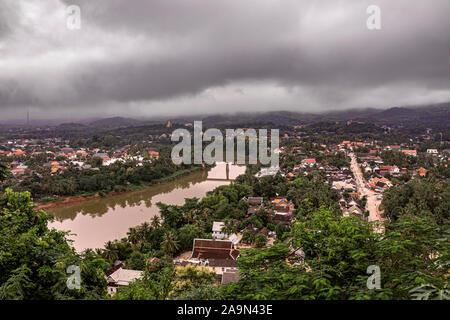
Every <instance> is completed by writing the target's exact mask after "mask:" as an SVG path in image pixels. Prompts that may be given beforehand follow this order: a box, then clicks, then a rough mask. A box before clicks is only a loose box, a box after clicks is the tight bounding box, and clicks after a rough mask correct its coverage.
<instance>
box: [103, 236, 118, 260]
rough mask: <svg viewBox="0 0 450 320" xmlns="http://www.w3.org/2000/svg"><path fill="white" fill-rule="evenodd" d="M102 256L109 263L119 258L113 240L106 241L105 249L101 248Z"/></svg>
mask: <svg viewBox="0 0 450 320" xmlns="http://www.w3.org/2000/svg"><path fill="white" fill-rule="evenodd" d="M102 256H103V258H104V259H105V260H107V261H109V262H111V263H113V262H114V261H116V260H117V259H119V254H118V252H117V248H116V245H115V244H114V243H113V242H111V241H108V242H107V243H106V244H105V250H103V254H102Z"/></svg>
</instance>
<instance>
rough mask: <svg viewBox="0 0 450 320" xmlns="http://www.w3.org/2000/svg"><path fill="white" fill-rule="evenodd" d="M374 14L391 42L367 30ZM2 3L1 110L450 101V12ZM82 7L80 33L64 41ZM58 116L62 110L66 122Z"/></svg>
mask: <svg viewBox="0 0 450 320" xmlns="http://www.w3.org/2000/svg"><path fill="white" fill-rule="evenodd" d="M374 2H377V3H378V4H379V5H380V7H381V9H382V30H380V31H375V32H374V31H368V30H367V28H366V19H367V14H366V8H367V6H368V5H369V4H372V3H374ZM17 3H18V2H17V1H14V0H2V2H1V3H0V69H3V72H1V73H0V107H2V108H3V109H4V110H5V111H6V114H13V111H14V110H16V109H17V107H23V108H30V107H32V108H36V110H41V111H43V110H52V112H54V113H55V114H56V113H57V112H59V113H61V114H64V113H65V112H70V111H71V110H81V109H80V108H83V110H84V112H86V113H87V112H89V113H92V114H95V113H98V114H105V113H111V114H112V113H115V114H117V113H129V112H132V113H133V112H134V113H136V114H143V115H152V114H163V113H164V112H170V113H171V114H173V113H177V112H179V113H188V112H190V111H192V110H193V109H195V110H197V111H198V112H223V111H224V110H230V111H239V110H242V108H243V107H246V108H248V110H247V111H249V110H266V109H269V108H278V109H290V110H298V111H311V110H315V111H317V110H321V109H331V108H346V107H369V106H370V107H371V106H390V105H393V104H414V103H426V102H440V101H445V100H450V89H449V88H450V55H449V52H450V19H448V12H450V2H449V1H448V0H433V1H415V2H414V3H411V1H407V0H389V1H388V0H379V1H365V0H352V1H348V0H345V1H339V0H329V1H324V0H306V1H298V0H280V1H275V0H247V1H237V0H217V1H209V0H192V1H187V0H186V1H178V0H170V1H167V0H152V1H144V0H135V1H121V0H108V1H106V0H102V1H88V0H64V2H61V1H60V0H48V1H21V2H20V3H21V4H20V5H19V4H17ZM69 4H77V5H79V6H80V7H81V13H82V29H81V30H79V31H70V30H67V29H66V28H65V12H64V10H65V7H66V6H67V5H69ZM58 110H59V111H58Z"/></svg>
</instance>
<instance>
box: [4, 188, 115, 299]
mask: <svg viewBox="0 0 450 320" xmlns="http://www.w3.org/2000/svg"><path fill="white" fill-rule="evenodd" d="M50 219H51V216H50V215H48V214H46V213H45V212H44V211H42V210H40V211H36V210H34V205H33V203H32V200H31V196H30V194H29V193H28V192H24V193H16V192H13V191H11V190H9V189H8V190H6V192H5V194H3V195H2V196H1V198H0V299H46V300H49V299H98V298H103V297H105V295H106V280H105V278H104V273H103V270H104V269H105V268H106V267H107V264H106V263H105V261H104V260H103V259H102V258H101V257H100V256H99V255H97V254H95V253H93V252H91V251H88V252H85V253H84V254H83V255H81V256H80V255H77V254H76V253H75V251H74V250H73V248H72V247H71V245H70V243H69V242H68V241H67V239H66V233H64V232H60V231H56V230H54V229H52V230H49V229H48V227H47V223H48V221H49V220H50ZM70 265H75V266H78V267H79V268H80V270H81V288H80V289H79V290H76V289H72V290H71V289H69V288H68V287H67V285H66V282H67V279H68V277H69V275H68V274H67V273H66V269H67V267H68V266H70Z"/></svg>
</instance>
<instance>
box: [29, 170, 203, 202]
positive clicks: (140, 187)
mask: <svg viewBox="0 0 450 320" xmlns="http://www.w3.org/2000/svg"><path fill="white" fill-rule="evenodd" d="M209 169H210V168H203V167H195V168H193V169H189V170H183V171H177V172H175V173H174V174H172V175H170V176H167V177H164V178H162V179H159V180H158V181H157V182H154V183H148V184H142V185H128V186H124V187H123V188H124V189H125V190H123V191H119V192H118V191H114V190H112V191H110V192H108V193H104V192H102V193H103V195H101V194H100V191H99V192H95V194H93V195H89V196H83V195H75V196H67V197H62V198H58V199H55V200H52V201H48V202H45V203H39V202H38V203H37V207H36V210H47V209H57V208H62V207H65V206H70V205H74V204H78V203H81V202H85V201H91V200H95V199H99V198H108V197H114V196H118V195H122V194H126V193H130V192H136V191H140V190H143V189H146V188H149V187H152V186H157V185H159V184H163V183H168V182H171V181H174V180H176V179H178V178H181V177H186V176H189V175H190V174H193V173H195V172H199V171H205V172H207V171H208V170H209Z"/></svg>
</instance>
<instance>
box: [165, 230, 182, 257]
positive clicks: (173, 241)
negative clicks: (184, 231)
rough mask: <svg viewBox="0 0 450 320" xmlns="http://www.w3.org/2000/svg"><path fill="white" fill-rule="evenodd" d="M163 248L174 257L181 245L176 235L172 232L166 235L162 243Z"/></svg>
mask: <svg viewBox="0 0 450 320" xmlns="http://www.w3.org/2000/svg"><path fill="white" fill-rule="evenodd" d="M161 247H162V249H163V250H164V251H165V252H166V253H168V254H170V255H173V254H174V253H175V252H177V251H178V249H179V248H180V244H179V242H178V240H177V237H176V235H175V234H174V233H172V232H168V233H166V234H165V235H164V240H163V242H162V243H161Z"/></svg>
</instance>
